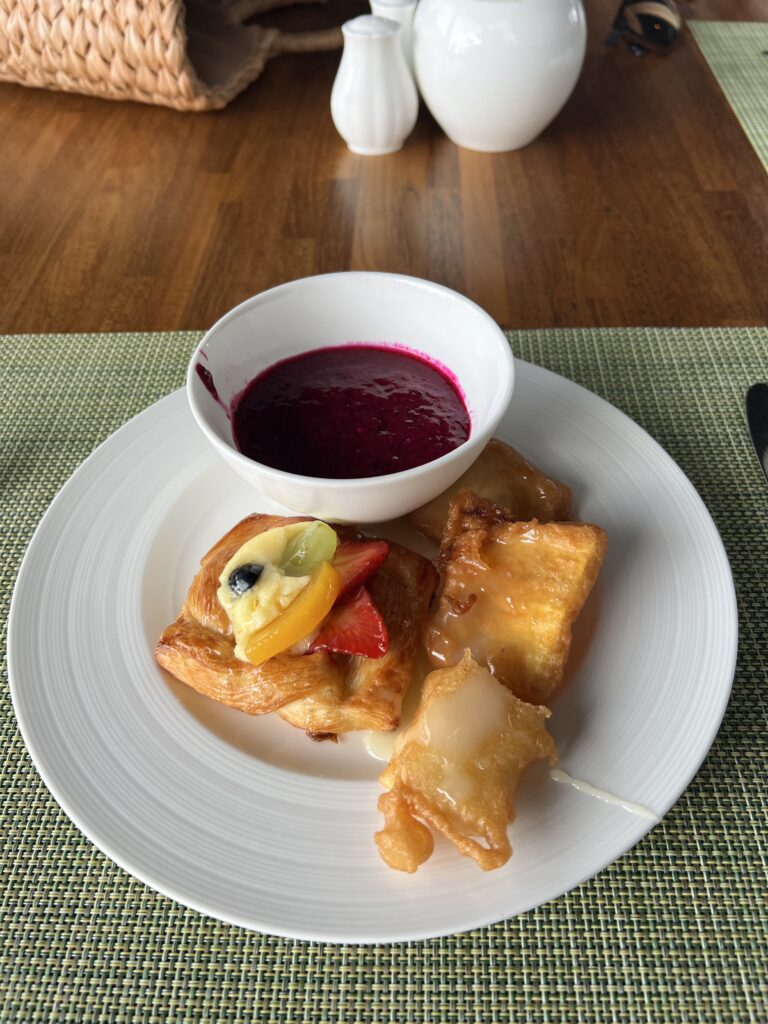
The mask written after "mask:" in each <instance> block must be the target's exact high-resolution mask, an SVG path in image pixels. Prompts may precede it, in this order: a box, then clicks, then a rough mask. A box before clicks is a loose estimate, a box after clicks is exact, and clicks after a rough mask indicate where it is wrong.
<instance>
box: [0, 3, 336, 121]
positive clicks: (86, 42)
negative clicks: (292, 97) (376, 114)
mask: <svg viewBox="0 0 768 1024" xmlns="http://www.w3.org/2000/svg"><path fill="white" fill-rule="evenodd" d="M301 2H315V0H186V2H185V0H0V81H6V82H20V83H21V84H22V85H31V86H40V87H42V88H45V89H62V90H64V91H66V92H79V93H86V94H88V95H91V96H102V97H104V98H107V99H116V100H139V101H140V102H141V103H159V104H162V105H164V106H167V107H174V108H175V109H176V110H214V109H217V108H219V107H223V106H225V105H226V104H227V103H228V102H229V101H230V100H231V99H232V98H233V96H236V95H237V93H239V92H240V91H241V90H242V89H244V88H245V87H246V86H247V85H248V84H249V83H250V82H252V81H253V80H254V79H255V78H256V77H257V76H258V75H259V74H260V73H261V70H262V68H263V67H264V65H265V63H266V62H267V60H268V59H269V58H270V57H273V56H275V55H277V54H280V53H288V52H290V53H297V52H309V51H314V50H332V49H336V48H337V47H339V46H340V45H341V42H342V37H341V31H340V30H339V29H337V28H334V29H327V30H323V31H319V32H303V33H294V34H292V33H284V32H280V31H279V30H278V29H274V28H262V27H260V26H258V25H246V24H245V21H246V20H247V19H248V18H250V17H252V16H253V15H255V14H259V13H263V12H264V11H267V10H271V9H273V8H275V7H282V6H286V5H287V4H290V3H301Z"/></svg>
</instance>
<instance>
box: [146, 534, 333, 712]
mask: <svg viewBox="0 0 768 1024" xmlns="http://www.w3.org/2000/svg"><path fill="white" fill-rule="evenodd" d="M306 521H307V520H306V519H284V518H281V517H280V516H266V515H252V516H248V517H247V518H246V519H243V520H242V521H241V522H239V523H238V524H237V525H236V526H235V527H233V528H232V529H231V530H230V531H229V532H228V533H227V534H225V535H224V536H223V537H222V538H221V540H219V541H218V542H217V543H216V544H214V546H213V547H212V548H211V550H210V551H209V552H208V553H207V554H206V555H204V556H203V558H202V560H201V568H200V571H199V572H198V574H197V576H195V578H194V580H193V581H192V585H191V586H190V588H189V592H188V593H187V599H186V601H185V602H184V606H183V608H182V609H181V613H180V614H179V617H178V618H177V619H176V621H175V622H173V623H172V624H171V625H170V626H168V627H167V629H165V630H164V632H163V634H162V636H161V637H160V640H159V641H158V643H157V646H156V648H155V658H156V659H157V662H158V664H159V665H160V666H161V667H162V668H164V669H166V670H167V671H168V672H170V673H171V675H174V676H175V677H176V678H177V679H180V680H181V682H183V683H187V685H188V686H191V687H192V688H193V689H195V690H197V691H198V692H199V693H203V694H205V695H206V696H208V697H212V698H213V699H214V700H217V701H219V702H220V703H222V704H228V705H229V706H230V707H233V708H238V710H240V711H245V712H247V713H248V714H249V715H261V714H265V713H266V712H269V711H275V710H276V709H277V708H280V707H282V706H283V705H284V704H287V703H289V702H290V701H293V700H296V699H297V698H299V697H305V696H307V695H308V694H310V693H314V692H315V691H316V690H319V689H321V688H322V687H325V686H328V685H331V684H333V683H335V682H336V680H337V679H338V678H339V677H340V675H341V673H342V670H341V668H340V667H339V665H337V664H336V662H335V661H334V660H333V658H332V657H331V656H330V655H329V654H326V653H325V652H322V651H318V652H316V653H315V654H305V655H301V659H300V665H299V659H298V658H297V657H294V656H292V655H290V654H281V655H278V656H277V657H275V658H271V659H270V660H269V661H266V662H265V663H264V664H262V665H252V664H251V663H250V662H247V661H242V660H241V659H240V658H238V657H237V656H236V654H235V637H234V635H233V633H232V626H231V623H230V621H229V618H228V616H227V613H226V611H225V610H224V608H223V607H222V605H221V604H220V602H219V600H218V597H217V591H218V589H219V577H220V575H221V573H222V571H223V569H224V567H225V566H226V565H227V563H228V562H229V560H230V559H231V558H232V556H233V555H234V554H235V553H236V552H237V551H238V550H239V549H240V548H241V547H242V546H243V544H245V543H246V541H248V540H250V539H251V538H252V537H255V536H256V535H257V534H260V533H264V532H265V531H267V530H271V529H273V528H275V527H279V526H285V525H288V524H291V523H298V522H306Z"/></svg>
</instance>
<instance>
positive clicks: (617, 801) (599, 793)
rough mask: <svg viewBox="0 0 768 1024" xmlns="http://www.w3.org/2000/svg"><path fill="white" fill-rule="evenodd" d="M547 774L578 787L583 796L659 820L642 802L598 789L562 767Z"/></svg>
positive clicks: (556, 780)
mask: <svg viewBox="0 0 768 1024" xmlns="http://www.w3.org/2000/svg"><path fill="white" fill-rule="evenodd" d="M549 776H550V778H551V779H553V780H554V781H555V782H565V783H567V784H568V785H569V786H573V788H574V789H578V791H579V792H580V793H584V794H585V796H593V797H595V799H597V800H602V801H603V803H606V804H613V805H614V806H616V807H622V808H623V809H624V810H625V811H629V812H630V814H637V815H639V816H640V817H641V818H649V819H650V820H651V821H661V818H660V817H659V815H658V814H656V812H655V811H652V810H651V809H650V807H645V806H643V804H635V803H632V801H631V800H624V799H623V798H622V797H620V796H616V795H615V793H608V792H607V791H606V790H604V789H598V788H597V786H593V785H592V784H591V783H589V782H584V781H583V779H574V778H573V776H572V775H569V774H568V773H567V772H564V771H563V770H562V768H551V769H550V772H549Z"/></svg>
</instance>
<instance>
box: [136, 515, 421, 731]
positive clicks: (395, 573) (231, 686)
mask: <svg viewBox="0 0 768 1024" xmlns="http://www.w3.org/2000/svg"><path fill="white" fill-rule="evenodd" d="M308 522H311V520H308V519H306V518H281V517H278V516H265V515H252V516H248V517H247V518H246V519H244V520H242V522H240V523H238V524H237V526H235V527H234V528H233V529H232V530H230V531H229V533H227V534H226V535H225V536H224V537H222V539H221V540H220V541H218V543H217V544H215V545H214V546H213V548H211V550H210V551H209V552H208V553H207V554H206V555H205V556H204V557H203V559H202V563H201V568H200V571H199V572H198V574H197V576H196V577H195V578H194V580H193V581H192V585H191V587H190V589H189V592H188V594H187V599H186V601H185V603H184V607H183V608H182V610H181V613H180V615H179V617H178V619H177V620H176V622H174V623H172V624H171V625H170V626H168V627H167V629H166V630H165V631H164V632H163V634H162V636H161V637H160V640H159V642H158V644H157V647H156V649H155V657H156V659H157V661H158V663H159V664H160V665H161V666H162V667H163V668H165V669H167V670H168V671H169V672H171V673H172V674H173V675H174V676H176V678H177V679H180V680H181V681H182V682H184V683H187V684H188V685H189V686H191V687H193V688H194V689H196V690H198V691H199V692H200V693H203V694H205V695H206V696H209V697H212V698H213V699H214V700H218V701H219V702H221V703H223V704H228V705H230V706H231V707H235V708H238V709H239V710H241V711H246V712H247V713H248V714H252V715H257V714H264V713H266V712H269V711H276V710H279V709H284V711H285V714H284V717H285V718H286V719H287V720H288V721H290V722H291V724H293V725H296V726H298V727H299V728H302V729H306V730H307V731H308V732H309V733H311V734H312V735H315V736H317V737H318V738H325V737H327V736H328V735H333V734H335V733H337V732H345V731H348V730H351V729H393V728H395V727H396V726H397V724H398V722H399V716H400V705H401V702H402V697H403V694H404V693H405V691H406V689H407V687H408V685H409V684H410V682H411V677H412V675H413V662H414V655H415V651H416V648H417V646H418V642H419V638H420V635H421V631H422V629H423V625H424V621H425V619H426V616H427V613H428V608H429V603H430V601H431V598H432V595H433V593H434V591H435V587H436V585H437V573H436V572H435V569H434V568H433V566H432V564H431V563H430V562H429V561H428V560H427V559H425V558H422V557H421V556H420V555H417V554H415V553H413V552H411V551H408V550H406V549H405V548H402V547H400V546H399V545H397V544H390V545H389V554H388V556H387V559H386V561H385V562H384V564H383V565H382V566H381V568H379V569H378V571H376V572H375V573H374V574H373V575H372V576H371V577H370V578H369V579H368V580H367V581H366V595H365V598H366V600H369V601H370V599H371V598H372V600H373V602H375V607H373V615H375V617H376V618H377V619H379V621H381V620H382V619H383V623H384V627H385V633H387V634H388V650H387V653H386V654H384V655H383V656H382V657H363V656H348V655H344V654H339V653H329V652H328V651H325V650H311V651H310V653H299V652H298V650H296V649H293V650H290V651H286V652H284V653H280V654H277V655H276V656H274V657H269V658H268V659H267V660H265V661H263V662H262V663H261V664H253V663H252V662H251V661H248V660H246V656H245V651H244V650H243V647H242V645H241V644H240V641H239V640H238V638H237V637H236V636H235V633H234V632H233V625H232V616H234V618H235V622H236V623H238V622H239V619H240V618H242V614H241V615H239V616H238V615H235V612H233V610H232V608H230V610H229V614H228V612H227V609H226V608H225V606H224V604H223V603H222V594H223V591H224V590H225V589H226V588H224V587H223V585H222V582H221V578H222V574H224V576H225V577H226V576H227V574H228V573H229V570H230V568H232V567H233V565H231V564H230V563H231V562H232V560H233V559H234V558H235V556H236V555H237V554H238V553H239V552H243V553H246V554H247V552H248V551H249V549H250V548H251V547H252V545H251V544H250V543H249V542H251V541H252V540H253V538H257V537H258V536H259V535H260V534H266V533H267V531H274V530H276V529H277V528H281V527H287V528H288V531H289V533H290V532H291V531H292V530H293V527H294V525H295V524H302V523H308ZM318 526H321V524H318ZM322 529H325V530H327V528H326V527H322ZM334 529H335V532H336V533H337V534H338V537H339V539H340V540H341V541H358V540H362V539H363V538H362V535H361V534H359V533H358V532H357V531H356V530H355V529H353V528H351V527H335V528H334ZM293 532H295V531H293ZM267 540H268V538H266V537H265V541H264V542H265V543H266V542H267ZM278 542H279V538H278ZM259 543H262V542H261V541H259ZM359 546H360V545H358V547H359ZM370 546H371V545H368V547H370ZM372 546H373V547H374V548H375V547H376V546H377V545H376V544H373V545H372ZM379 546H380V547H382V545H379ZM352 547H353V548H354V547H355V545H354V544H353V545H352ZM383 547H384V552H383V554H382V557H383V556H384V554H385V553H386V546H383ZM235 561H236V560H235ZM243 568H244V569H248V568H249V566H243ZM259 568H261V567H259ZM240 571H242V570H240ZM352 572H354V568H353V569H352ZM262 578H263V580H265V581H267V583H268V584H269V586H268V587H267V589H268V590H269V592H270V596H272V597H274V596H275V588H274V586H272V584H274V583H275V582H277V583H281V584H282V586H283V589H284V590H286V586H285V585H290V586H288V587H287V599H288V600H290V599H291V598H292V596H293V594H294V593H295V592H296V590H297V586H296V585H297V584H299V583H303V584H304V586H305V589H304V590H303V591H299V592H300V593H305V592H306V590H307V589H308V588H307V587H306V580H307V578H303V579H302V578H298V579H297V578H295V577H294V578H285V577H281V579H279V580H277V581H275V580H274V579H273V578H272V577H271V576H270V567H268V568H267V569H266V570H265V571H264V572H263V577H262ZM368 593H369V594H370V597H368V596H367V595H368ZM225 596H226V595H225ZM279 597H280V595H279V594H277V598H279ZM226 603H233V602H232V595H231V594H230V596H229V598H228V601H227V602H226ZM240 603H241V604H245V605H246V613H247V614H246V618H247V617H248V616H249V615H252V614H253V612H254V608H249V607H248V603H247V601H245V600H243V601H241V602H240ZM273 603H274V602H273ZM255 610H256V611H257V612H258V611H261V612H263V609H259V608H258V607H257V608H256V609H255ZM281 610H282V605H280V603H279V600H278V602H277V603H275V604H274V607H273V609H272V613H273V615H277V614H278V613H279V612H280V611H281ZM246 625H247V622H246ZM267 625H269V622H267ZM244 636H247V633H241V639H243V637H244ZM318 639H319V637H315V641H316V640H318ZM244 642H245V641H244ZM309 646H310V647H311V646H312V642H311V638H310V643H309ZM306 648H307V644H305V645H304V650H306ZM357 649H358V650H359V649H360V648H359V647H358V648H357Z"/></svg>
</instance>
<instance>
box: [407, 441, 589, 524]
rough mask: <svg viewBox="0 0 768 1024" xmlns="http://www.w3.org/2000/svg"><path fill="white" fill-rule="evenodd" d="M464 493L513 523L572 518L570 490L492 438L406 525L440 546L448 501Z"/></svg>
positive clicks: (516, 452) (409, 517)
mask: <svg viewBox="0 0 768 1024" xmlns="http://www.w3.org/2000/svg"><path fill="white" fill-rule="evenodd" d="M463 490H469V491H472V492H473V493H474V494H477V495H478V496H479V497H481V498H486V499H487V500H489V501H492V502H494V503H495V504H497V505H500V506H501V507H502V508H506V509H508V510H509V512H510V513H511V514H512V515H513V516H514V518H515V519H520V520H529V519H538V520H539V522H541V523H548V522H561V521H565V520H568V519H570V518H571V489H570V487H567V486H566V485H565V484H561V483H559V482H558V481H557V480H552V479H551V478H550V477H548V476H546V475H545V474H544V473H542V472H541V471H540V470H538V469H536V468H535V467H534V466H532V465H531V464H530V463H529V462H527V461H526V460H525V459H524V458H523V456H522V455H521V454H520V453H519V452H518V451H515V449H514V448H512V447H511V446H510V445H508V444H505V443H504V441H501V440H499V438H497V437H494V438H492V439H491V440H490V441H489V442H488V444H487V445H486V447H485V448H484V449H483V451H482V452H481V454H480V456H479V457H478V458H477V459H476V461H475V462H473V463H472V465H471V466H470V467H469V469H468V470H467V471H466V473H465V474H464V475H463V476H462V477H460V478H459V479H458V480H457V481H456V483H455V484H453V486H452V487H449V488H448V490H447V491H444V492H443V493H442V494H439V495H438V496H437V497H436V498H433V500H432V501H430V502H429V503H428V504H426V505H423V506H422V507H421V508H417V509H416V511H415V512H411V514H410V515H409V516H408V519H409V521H410V522H411V523H412V524H413V526H415V527H416V529H417V530H419V531H420V532H421V533H423V534H424V535H425V536H427V537H429V538H430V539H431V540H434V541H436V542H437V543H439V542H440V537H441V535H442V532H443V528H444V526H445V524H446V522H447V520H448V507H449V504H450V502H451V499H452V498H454V497H455V496H456V495H457V494H458V493H459V491H463Z"/></svg>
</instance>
